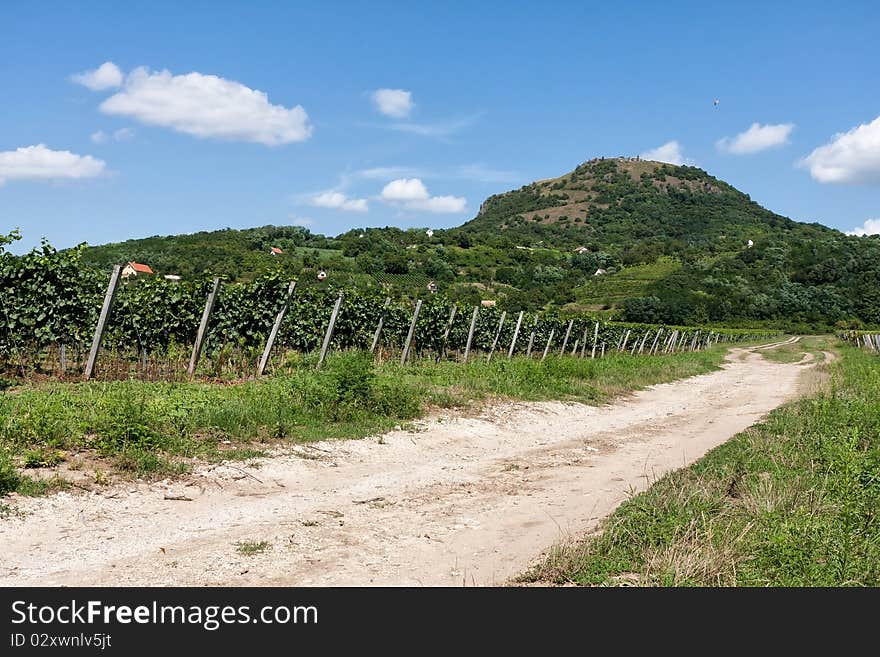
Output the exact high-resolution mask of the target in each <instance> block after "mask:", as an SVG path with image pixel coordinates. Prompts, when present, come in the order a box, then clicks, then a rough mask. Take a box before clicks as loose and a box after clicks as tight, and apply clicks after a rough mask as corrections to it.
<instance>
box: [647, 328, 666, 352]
mask: <svg viewBox="0 0 880 657" xmlns="http://www.w3.org/2000/svg"><path fill="white" fill-rule="evenodd" d="M661 333H663V327H662V326H661V327H660V328H658V329H657V335H656V336H655V337H654V342H653V344H652V345H651V348H650V349H649V350H648V355H649V356H650V355H651V354H653V353H654V351H655V350H656V349H657V342H658V341H659V340H660V334H661Z"/></svg>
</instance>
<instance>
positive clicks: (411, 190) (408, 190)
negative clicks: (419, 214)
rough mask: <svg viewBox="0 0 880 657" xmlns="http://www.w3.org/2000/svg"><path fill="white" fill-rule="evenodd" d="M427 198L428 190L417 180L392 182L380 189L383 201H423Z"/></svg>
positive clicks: (404, 179) (401, 179) (402, 179)
mask: <svg viewBox="0 0 880 657" xmlns="http://www.w3.org/2000/svg"><path fill="white" fill-rule="evenodd" d="M428 196H429V194H428V188H427V187H425V183H423V182H422V181H421V180H419V179H418V178H399V179H397V180H392V181H391V182H390V183H388V184H387V185H385V187H384V188H383V189H382V200H384V201H423V200H425V199H427V198H428Z"/></svg>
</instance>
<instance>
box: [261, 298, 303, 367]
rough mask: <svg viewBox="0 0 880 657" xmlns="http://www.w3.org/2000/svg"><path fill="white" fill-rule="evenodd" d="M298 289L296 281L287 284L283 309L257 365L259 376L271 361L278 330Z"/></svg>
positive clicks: (278, 315) (279, 312) (277, 317)
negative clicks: (270, 356) (294, 292)
mask: <svg viewBox="0 0 880 657" xmlns="http://www.w3.org/2000/svg"><path fill="white" fill-rule="evenodd" d="M295 289H296V281H291V283H290V285H288V286H287V294H286V295H284V303H283V304H282V306H281V310H279V311H278V314H277V315H276V316H275V323H274V324H272V330H271V331H270V332H269V338H268V339H267V340H266V348H265V349H263V355H262V356H261V357H260V363H259V364H258V365H257V376H263V372H265V371H266V364H267V363H268V362H269V355H270V354H271V353H272V347H273V346H275V338H277V337H278V331H279V330H280V329H281V322H283V321H284V315H286V314H287V308H288V307H289V306H290V299H291V298H292V297H293V291H294V290H295Z"/></svg>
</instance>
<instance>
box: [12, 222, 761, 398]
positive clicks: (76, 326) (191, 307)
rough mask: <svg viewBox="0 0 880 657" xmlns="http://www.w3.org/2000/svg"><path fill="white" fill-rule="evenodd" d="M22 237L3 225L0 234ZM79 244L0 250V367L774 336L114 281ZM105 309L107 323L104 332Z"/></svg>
mask: <svg viewBox="0 0 880 657" xmlns="http://www.w3.org/2000/svg"><path fill="white" fill-rule="evenodd" d="M10 239H12V237H11V236H10V237H5V238H3V237H2V236H0V246H2V244H3V241H2V240H5V241H6V242H8V241H10ZM81 254H82V251H81V249H73V250H70V251H65V252H59V251H57V250H55V249H54V248H52V247H51V246H50V245H48V244H44V245H43V247H42V249H39V250H34V251H32V252H31V253H29V254H27V255H25V256H22V257H14V256H12V255H11V254H9V253H5V252H0V304H2V313H0V368H2V370H4V371H6V372H7V373H8V374H14V375H17V376H21V377H28V376H35V375H36V376H39V375H50V376H58V377H62V378H63V377H73V378H75V377H81V376H82V375H83V373H84V372H86V376H87V377H88V376H89V375H91V374H92V372H91V371H90V368H89V367H88V364H87V362H86V361H87V360H88V358H87V356H88V354H89V351H90V347H91V351H92V352H94V355H96V356H98V351H97V348H98V346H100V349H101V352H100V355H99V356H98V358H97V363H96V364H95V368H94V375H95V376H98V377H100V378H104V379H113V378H129V377H130V376H132V375H133V374H134V375H137V376H139V377H141V378H145V379H150V380H174V379H179V378H183V377H185V376H187V375H190V376H191V375H196V376H202V377H246V376H250V375H253V374H254V373H255V372H258V371H259V372H262V371H263V370H264V368H265V370H266V371H271V369H272V366H273V364H277V363H278V362H279V360H280V359H282V358H284V357H285V355H286V354H288V353H290V352H299V353H311V352H316V351H318V350H320V351H321V356H320V359H319V361H318V364H319V365H320V362H321V361H322V360H323V359H324V356H325V354H326V353H329V352H331V351H333V350H372V351H375V352H376V353H377V354H378V355H379V357H381V358H387V359H391V358H400V359H401V362H405V361H407V360H408V359H410V358H419V357H431V358H436V359H459V360H467V359H468V358H474V357H475V354H476V353H477V352H479V353H481V354H483V355H485V356H486V357H487V358H492V357H493V355H502V354H503V355H506V356H513V355H526V356H532V357H536V358H538V357H540V358H546V357H547V356H548V355H549V354H563V353H566V354H570V355H575V356H579V357H593V358H595V357H601V356H603V355H604V354H605V353H606V352H609V351H611V350H616V351H618V352H623V351H625V352H628V353H631V354H657V353H671V352H676V351H681V350H698V349H701V348H703V347H705V346H707V345H709V344H714V343H717V342H740V341H746V340H757V339H763V338H768V337H771V336H773V335H776V333H774V332H769V331H750V330H730V329H717V328H697V327H679V326H659V325H649V324H632V323H618V322H608V321H604V320H602V319H599V318H596V317H594V316H591V315H588V314H580V315H562V314H559V313H555V312H547V313H540V312H539V313H535V312H528V313H527V312H523V311H519V310H518V309H516V308H501V307H495V306H489V307H480V306H477V307H475V308H471V307H467V308H466V307H460V306H457V305H455V304H454V303H451V302H450V301H449V300H447V299H445V298H444V297H443V296H441V295H434V294H431V293H430V292H427V291H426V296H427V298H426V299H424V300H411V299H403V298H398V299H391V298H390V297H387V296H385V295H384V294H383V293H382V292H381V291H378V290H363V289H350V288H345V287H337V286H335V285H334V283H333V280H332V278H333V277H332V276H330V277H328V279H327V280H326V281H324V282H323V283H322V284H320V285H315V284H311V285H308V286H302V285H301V286H298V287H297V286H295V285H293V284H292V283H294V282H293V281H290V280H289V279H288V278H287V277H286V276H285V275H284V274H282V273H281V271H280V270H276V271H272V272H269V273H267V274H265V275H263V276H262V277H260V278H258V279H256V280H255V281H253V282H250V283H245V284H231V283H224V281H223V280H222V279H216V280H215V281H211V280H208V279H205V280H200V281H169V280H165V279H162V278H158V277H152V278H145V277H140V278H136V279H134V278H132V279H121V280H119V279H118V276H116V277H114V276H110V277H109V279H110V280H109V281H108V273H107V272H105V271H100V270H97V269H93V268H88V267H86V266H84V265H83V263H82V261H81ZM116 281H119V282H118V284H117V283H116ZM108 282H110V283H111V285H110V289H108ZM310 282H311V283H314V282H313V281H310ZM206 302H207V306H208V307H206ZM104 306H105V307H106V308H105V312H104V313H102V307H104ZM102 314H104V315H106V324H105V325H104V326H103V331H102V333H103V335H101V332H99V333H98V334H97V335H96V327H97V326H98V324H99V317H101V316H102ZM276 324H277V327H276V328H275V330H274V331H273V326H275V325H276ZM200 325H204V328H203V330H202V331H200ZM270 335H272V337H273V344H271V345H270V346H271V348H267V340H268V339H269V337H270ZM99 343H100V345H99ZM197 343H198V344H197ZM196 344H197V347H196V348H195V349H194V348H193V345H196ZM199 356H201V359H199ZM261 357H262V358H261ZM261 360H262V361H263V362H261ZM197 365H198V367H197Z"/></svg>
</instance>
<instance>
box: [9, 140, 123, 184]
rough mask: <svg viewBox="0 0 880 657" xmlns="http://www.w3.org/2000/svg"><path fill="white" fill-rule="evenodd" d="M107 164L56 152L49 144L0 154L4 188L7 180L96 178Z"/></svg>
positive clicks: (69, 153)
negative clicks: (48, 146)
mask: <svg viewBox="0 0 880 657" xmlns="http://www.w3.org/2000/svg"><path fill="white" fill-rule="evenodd" d="M105 167H106V163H105V162H104V161H103V160H98V159H95V158H93V157H92V156H91V155H77V154H76V153H71V152H70V151H53V150H52V149H50V148H47V147H46V145H45V144H37V145H36V146H24V147H22V148H17V149H15V150H14V151H0V185H2V184H3V183H4V182H5V181H7V180H62V179H79V178H94V177H95V176H100V175H101V174H102V173H104V170H105Z"/></svg>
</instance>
